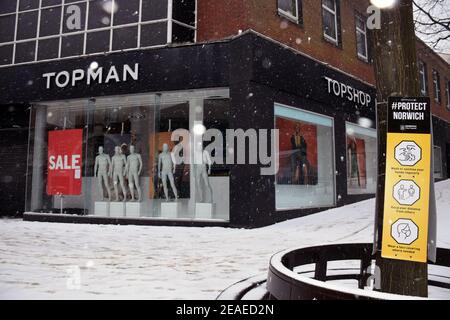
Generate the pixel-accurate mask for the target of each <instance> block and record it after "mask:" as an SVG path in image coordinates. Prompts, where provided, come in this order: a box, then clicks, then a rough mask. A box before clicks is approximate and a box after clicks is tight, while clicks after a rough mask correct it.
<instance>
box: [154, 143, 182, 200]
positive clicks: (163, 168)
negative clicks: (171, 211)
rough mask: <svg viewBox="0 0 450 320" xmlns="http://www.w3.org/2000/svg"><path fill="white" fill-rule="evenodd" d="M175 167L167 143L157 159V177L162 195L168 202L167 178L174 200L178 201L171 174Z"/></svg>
mask: <svg viewBox="0 0 450 320" xmlns="http://www.w3.org/2000/svg"><path fill="white" fill-rule="evenodd" d="M175 169H176V167H175V165H174V162H173V159H172V154H171V153H170V152H169V146H168V145H167V143H165V144H164V145H163V152H162V153H161V154H160V155H159V158H158V177H159V178H160V179H161V180H162V183H163V188H164V195H165V196H166V201H169V189H168V188H167V178H169V181H170V186H171V187H172V191H173V193H174V194H175V198H176V199H178V192H177V188H176V187H175V181H174V178H173V174H174V173H175Z"/></svg>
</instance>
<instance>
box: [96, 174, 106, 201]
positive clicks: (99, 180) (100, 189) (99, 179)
mask: <svg viewBox="0 0 450 320" xmlns="http://www.w3.org/2000/svg"><path fill="white" fill-rule="evenodd" d="M103 178H104V177H103V175H100V176H98V177H97V188H98V189H97V190H98V193H99V194H100V197H101V198H100V199H101V200H102V201H103V200H105V194H104V192H103Z"/></svg>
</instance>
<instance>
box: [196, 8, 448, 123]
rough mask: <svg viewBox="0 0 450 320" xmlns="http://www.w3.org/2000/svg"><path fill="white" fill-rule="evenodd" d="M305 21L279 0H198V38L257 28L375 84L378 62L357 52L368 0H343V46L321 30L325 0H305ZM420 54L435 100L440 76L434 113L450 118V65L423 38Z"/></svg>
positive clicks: (200, 40)
mask: <svg viewBox="0 0 450 320" xmlns="http://www.w3.org/2000/svg"><path fill="white" fill-rule="evenodd" d="M302 5H303V24H302V25H299V24H297V23H294V22H291V21H289V20H287V19H286V18H284V17H282V16H280V15H279V14H278V4H277V0H227V1H217V0H198V9H197V10H198V33H197V39H198V41H199V42H204V41H213V40H220V39H224V38H227V37H231V36H234V35H237V34H239V31H245V30H248V29H253V30H255V31H257V32H259V33H262V34H264V35H266V36H268V37H270V38H272V39H274V40H276V41H279V42H281V43H283V44H285V45H288V46H289V47H292V48H294V49H295V50H298V51H300V52H303V53H305V54H308V55H310V56H312V57H314V58H315V59H318V60H320V61H322V62H325V63H328V64H330V65H332V66H334V67H336V68H338V69H340V70H342V71H344V72H346V73H349V74H351V75H353V76H355V77H357V78H359V79H362V80H364V81H366V82H368V83H370V84H375V77H374V72H373V65H372V64H369V63H367V62H364V61H362V60H361V59H359V58H358V56H357V51H356V32H355V30H356V26H355V14H356V13H358V14H360V15H366V14H365V13H366V9H367V7H368V6H369V0H358V1H354V0H340V7H341V36H342V38H341V40H342V41H341V45H340V46H339V47H337V46H336V45H334V44H331V43H330V42H328V41H326V40H325V39H324V37H323V29H322V11H321V10H322V9H321V8H322V7H321V5H322V1H320V0H302ZM417 50H418V56H419V58H420V59H422V60H423V61H424V62H425V63H426V64H427V71H428V87H429V90H428V92H429V94H430V96H431V98H432V100H433V98H434V95H433V81H432V79H433V76H432V70H433V68H434V69H436V70H438V71H439V73H440V75H441V96H442V103H441V104H440V105H439V104H437V103H435V102H433V113H434V114H435V115H437V116H438V117H440V118H442V119H444V120H445V121H447V122H450V110H449V109H448V108H447V107H446V105H447V96H446V92H445V88H446V81H448V80H450V66H449V65H448V64H447V63H446V62H445V61H444V60H443V59H441V58H440V57H439V56H438V55H437V54H436V53H434V52H433V51H432V50H431V49H429V48H428V47H426V45H425V44H424V43H423V42H421V41H420V40H418V42H417Z"/></svg>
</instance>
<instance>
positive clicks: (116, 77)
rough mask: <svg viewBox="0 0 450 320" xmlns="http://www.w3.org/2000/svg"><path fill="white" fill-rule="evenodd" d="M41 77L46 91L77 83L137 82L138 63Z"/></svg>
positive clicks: (51, 73)
mask: <svg viewBox="0 0 450 320" xmlns="http://www.w3.org/2000/svg"><path fill="white" fill-rule="evenodd" d="M42 77H43V78H44V79H45V80H46V89H51V88H53V87H54V86H57V87H58V88H65V87H68V86H72V87H74V86H76V85H77V84H78V83H83V84H86V85H88V86H89V85H91V84H95V83H97V84H109V83H112V82H116V83H118V82H125V81H128V80H133V81H137V80H138V79H139V63H136V64H134V66H130V65H128V64H125V65H123V66H120V67H117V66H114V65H112V66H111V67H109V68H108V69H106V68H104V67H97V68H93V67H92V66H91V67H90V68H88V69H87V70H83V69H75V70H72V71H60V72H49V73H44V74H43V75H42Z"/></svg>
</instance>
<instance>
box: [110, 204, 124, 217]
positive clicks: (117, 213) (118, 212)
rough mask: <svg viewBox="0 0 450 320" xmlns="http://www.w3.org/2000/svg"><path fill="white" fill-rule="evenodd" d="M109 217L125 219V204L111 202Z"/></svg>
mask: <svg viewBox="0 0 450 320" xmlns="http://www.w3.org/2000/svg"><path fill="white" fill-rule="evenodd" d="M109 216H110V217H115V218H122V217H125V202H111V204H110V206H109Z"/></svg>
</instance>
